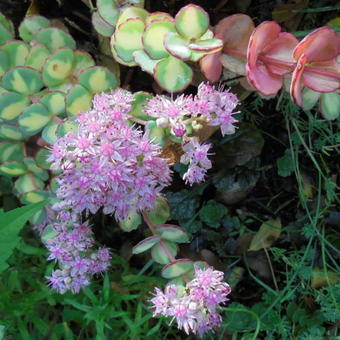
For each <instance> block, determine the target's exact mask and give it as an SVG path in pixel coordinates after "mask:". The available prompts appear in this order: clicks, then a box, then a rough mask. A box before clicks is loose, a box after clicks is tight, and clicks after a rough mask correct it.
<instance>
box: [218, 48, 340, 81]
mask: <svg viewBox="0 0 340 340" xmlns="http://www.w3.org/2000/svg"><path fill="white" fill-rule="evenodd" d="M223 52H225V53H228V54H231V55H237V56H240V57H245V58H246V57H247V53H246V52H242V51H239V50H235V49H232V48H224V49H223ZM258 59H260V60H261V61H263V62H268V63H271V64H275V65H278V66H284V67H291V68H295V66H296V64H297V63H296V62H290V61H284V60H279V59H275V58H271V57H266V56H262V55H259V56H258ZM305 70H306V71H308V72H311V73H315V74H319V75H321V76H326V77H329V78H334V79H340V74H338V73H334V72H329V71H326V70H320V69H319V68H316V67H313V66H306V67H305Z"/></svg>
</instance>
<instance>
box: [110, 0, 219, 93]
mask: <svg viewBox="0 0 340 340" xmlns="http://www.w3.org/2000/svg"><path fill="white" fill-rule="evenodd" d="M222 45H223V43H222V40H221V39H218V38H214V37H213V32H212V31H211V30H209V16H208V14H207V13H206V12H205V11H204V10H203V9H202V8H201V7H199V6H196V5H193V4H190V5H187V6H185V7H183V8H182V9H181V10H180V11H179V12H178V13H177V15H176V16H175V18H173V17H171V15H170V14H168V13H163V12H154V13H149V12H147V11H146V10H145V9H143V8H140V7H136V6H130V7H127V8H126V9H125V10H123V11H122V12H121V14H120V16H119V18H118V20H117V24H116V30H115V32H114V34H113V35H112V37H111V50H112V54H113V56H114V58H115V59H116V60H117V61H118V62H119V63H121V64H124V65H127V66H136V65H139V66H140V67H141V68H142V69H143V70H144V71H146V72H148V73H150V74H151V75H153V76H154V78H155V80H156V81H157V83H158V84H159V86H161V87H162V88H163V89H165V90H166V91H168V92H180V91H183V90H184V89H185V88H186V87H187V86H189V85H190V83H191V81H192V77H193V71H192V69H191V67H190V66H189V65H188V64H187V63H186V62H185V61H191V62H197V61H198V60H200V59H201V58H202V57H203V56H205V55H207V54H210V53H214V52H217V51H219V50H221V48H222Z"/></svg>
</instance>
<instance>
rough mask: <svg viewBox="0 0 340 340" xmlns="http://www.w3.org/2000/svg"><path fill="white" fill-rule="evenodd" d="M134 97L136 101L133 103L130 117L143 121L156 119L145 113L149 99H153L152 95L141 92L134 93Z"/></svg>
mask: <svg viewBox="0 0 340 340" xmlns="http://www.w3.org/2000/svg"><path fill="white" fill-rule="evenodd" d="M133 96H134V97H135V100H134V102H133V103H132V106H131V110H130V112H129V115H131V116H132V117H135V118H138V119H142V120H150V119H154V118H153V117H150V116H148V115H146V114H145V113H144V106H145V104H146V103H147V101H148V99H151V98H152V95H151V94H150V93H147V92H144V91H140V92H136V93H134V94H133Z"/></svg>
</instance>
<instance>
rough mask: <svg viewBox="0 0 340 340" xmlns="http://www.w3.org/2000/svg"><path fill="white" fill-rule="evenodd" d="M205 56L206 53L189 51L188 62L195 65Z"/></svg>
mask: <svg viewBox="0 0 340 340" xmlns="http://www.w3.org/2000/svg"><path fill="white" fill-rule="evenodd" d="M205 55H207V53H204V52H196V51H191V55H190V61H193V62H194V63H196V62H197V61H200V60H201V58H203V57H204V56H205Z"/></svg>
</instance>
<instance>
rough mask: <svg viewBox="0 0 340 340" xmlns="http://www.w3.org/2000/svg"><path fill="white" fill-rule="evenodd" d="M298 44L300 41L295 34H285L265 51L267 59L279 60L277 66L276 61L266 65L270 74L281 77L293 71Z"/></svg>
mask: <svg viewBox="0 0 340 340" xmlns="http://www.w3.org/2000/svg"><path fill="white" fill-rule="evenodd" d="M297 44H298V40H297V39H296V38H295V37H294V35H293V34H291V33H286V32H283V33H280V34H279V36H278V37H277V39H275V40H274V41H273V42H272V43H271V44H269V46H267V47H266V48H265V49H264V50H263V52H262V54H263V55H264V56H265V58H271V59H275V60H278V63H276V64H275V61H273V62H270V61H269V62H267V63H266V65H267V67H268V68H269V70H270V72H272V73H274V74H277V75H280V76H281V75H284V74H286V73H289V72H291V71H292V70H293V68H294V66H295V60H294V58H293V51H294V49H295V47H296V45H297Z"/></svg>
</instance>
